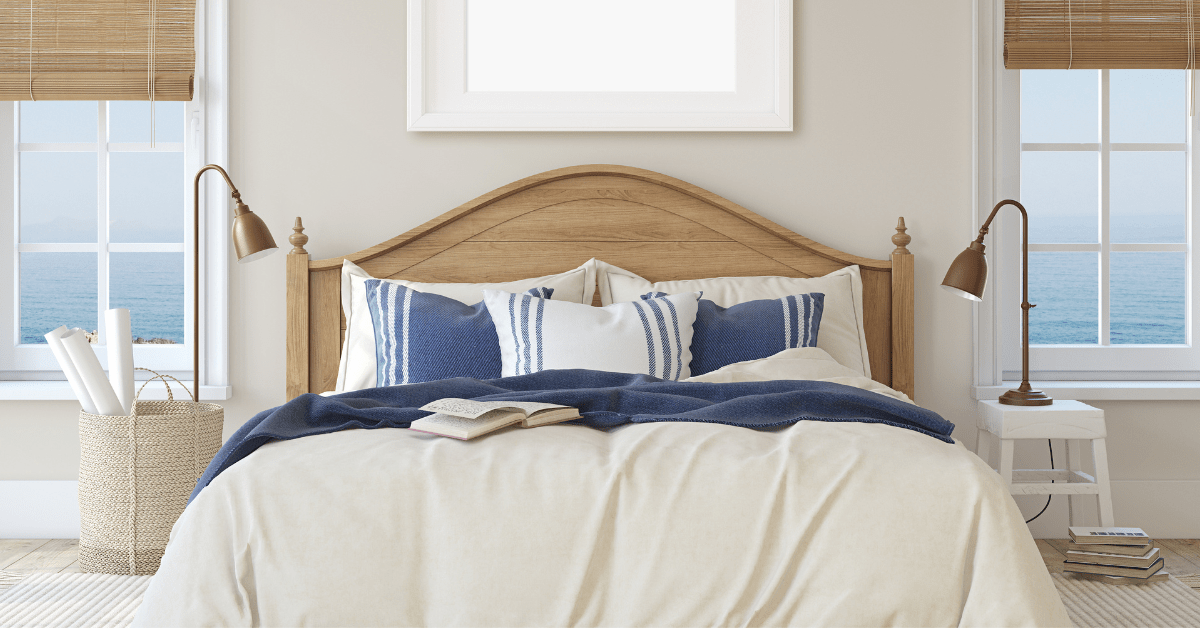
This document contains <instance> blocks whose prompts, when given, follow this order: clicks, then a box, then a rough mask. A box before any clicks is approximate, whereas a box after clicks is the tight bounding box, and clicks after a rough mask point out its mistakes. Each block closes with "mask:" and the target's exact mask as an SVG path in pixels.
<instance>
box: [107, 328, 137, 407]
mask: <svg viewBox="0 0 1200 628" xmlns="http://www.w3.org/2000/svg"><path fill="white" fill-rule="evenodd" d="M104 329H105V332H106V333H107V334H108V338H107V340H106V342H107V343H108V381H109V382H111V383H112V387H113V392H115V393H116V394H117V401H120V402H121V407H122V408H123V409H124V412H123V414H129V411H130V410H132V409H133V331H132V330H131V327H130V323H129V310H127V309H125V308H123V307H118V308H113V309H111V310H109V311H107V312H105V313H104Z"/></svg>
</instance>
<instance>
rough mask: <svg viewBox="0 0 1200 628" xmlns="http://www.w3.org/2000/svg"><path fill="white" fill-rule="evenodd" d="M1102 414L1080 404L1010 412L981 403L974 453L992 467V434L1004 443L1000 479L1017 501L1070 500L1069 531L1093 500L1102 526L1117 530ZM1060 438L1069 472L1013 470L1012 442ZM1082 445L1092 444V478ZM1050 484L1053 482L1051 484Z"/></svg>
mask: <svg viewBox="0 0 1200 628" xmlns="http://www.w3.org/2000/svg"><path fill="white" fill-rule="evenodd" d="M1107 433H1108V432H1107V430H1106V429H1105V427H1104V411H1103V410H1100V409H1098V408H1093V407H1091V406H1089V405H1087V404H1084V403H1081V402H1078V401H1055V402H1054V403H1053V404H1051V405H1048V406H1006V405H1003V404H1001V403H1000V402H999V401H980V402H979V432H978V433H977V435H976V439H975V453H976V454H978V455H979V457H980V458H983V460H984V461H985V462H987V463H988V465H989V466H990V465H991V464H992V461H991V451H990V449H991V448H990V442H991V440H992V439H991V438H989V437H988V436H986V435H987V434H990V435H991V436H992V437H994V438H995V439H996V440H998V441H999V442H1000V468H999V471H1000V475H1001V477H1003V478H1004V482H1005V483H1006V484H1008V490H1009V492H1010V493H1012V494H1013V495H1067V496H1068V499H1067V504H1068V507H1069V517H1070V525H1076V519H1077V518H1078V517H1077V515H1078V514H1079V508H1080V501H1081V500H1082V499H1083V498H1084V496H1085V495H1095V496H1096V501H1097V506H1098V509H1099V515H1100V525H1101V526H1106V527H1107V526H1113V525H1115V524H1114V523H1113V507H1112V488H1111V486H1110V484H1109V479H1108V450H1107V449H1105V447H1104V438H1105V436H1107ZM1027 438H1032V439H1037V440H1039V441H1040V440H1043V439H1047V438H1062V439H1066V441H1067V456H1066V467H1067V468H1066V469H1062V470H1051V469H1016V470H1014V469H1013V444H1014V443H1013V441H1015V440H1018V439H1027ZM1084 441H1091V444H1092V467H1093V469H1094V477H1093V476H1092V475H1088V474H1087V473H1084V472H1083V471H1082V466H1081V464H1080V463H1081V462H1082V458H1083V455H1082V447H1083V442H1084ZM993 468H995V467H993ZM1051 480H1054V482H1053V483H1052V482H1051Z"/></svg>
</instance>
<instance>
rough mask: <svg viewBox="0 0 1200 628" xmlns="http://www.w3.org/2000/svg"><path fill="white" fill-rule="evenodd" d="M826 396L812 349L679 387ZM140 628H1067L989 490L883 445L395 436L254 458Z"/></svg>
mask: <svg viewBox="0 0 1200 628" xmlns="http://www.w3.org/2000/svg"><path fill="white" fill-rule="evenodd" d="M695 379H696V380H703V381H748V380H755V379H824V380H827V381H835V382H838V383H842V384H848V385H856V386H858V387H861V388H866V389H868V390H874V391H876V392H879V393H880V394H889V395H892V396H898V397H901V398H903V395H901V394H900V393H898V392H895V391H892V390H890V389H887V388H885V387H883V386H881V385H879V384H877V383H875V382H872V381H870V380H867V379H865V378H862V377H856V376H854V374H853V373H852V372H850V371H849V370H848V369H845V368H844V367H841V366H839V365H838V364H836V363H835V362H833V361H832V360H831V359H829V358H828V356H827V355H826V354H824V352H822V351H820V350H819V349H795V350H790V351H786V352H784V353H781V354H779V355H778V356H775V357H773V358H768V359H766V360H757V361H754V362H747V363H742V364H738V365H733V366H730V367H727V368H726V369H722V370H721V371H717V372H714V373H710V374H708V375H706V376H703V377H699V378H695ZM135 625H137V626H574V625H586V626H784V625H792V626H893V625H894V626H1069V625H1070V622H1069V620H1068V619H1067V616H1066V613H1065V611H1064V609H1063V606H1062V603H1061V602H1060V600H1059V598H1058V595H1057V593H1056V592H1055V589H1054V585H1053V583H1052V582H1051V579H1050V577H1049V575H1048V574H1047V572H1046V569H1045V567H1043V565H1042V561H1041V559H1040V557H1039V554H1038V551H1037V549H1036V547H1035V545H1034V542H1033V539H1032V538H1031V537H1030V535H1029V532H1028V530H1027V529H1026V527H1025V524H1024V523H1023V521H1022V520H1021V515H1020V513H1019V511H1018V510H1017V508H1016V505H1015V504H1014V503H1013V501H1012V499H1011V498H1010V497H1009V495H1008V493H1007V491H1006V490H1005V487H1004V486H1003V484H1002V483H1001V482H1000V480H999V478H998V476H997V474H996V473H995V472H993V471H991V470H990V469H988V468H987V466H986V465H985V464H984V463H983V462H982V461H981V460H979V459H978V458H977V457H976V456H975V455H974V454H972V453H970V452H968V451H967V450H966V449H965V448H963V447H962V446H961V445H960V444H958V443H955V444H953V445H951V444H947V443H944V442H940V441H938V440H935V439H933V438H931V437H929V436H925V435H922V434H919V433H917V432H914V431H911V430H906V429H901V428H896V427H891V426H887V425H880V424H862V423H822V422H815V421H801V422H799V423H797V424H795V425H793V426H790V427H787V428H783V429H777V430H770V431H756V430H751V429H746V428H741V427H734V426H728V425H721V424H707V423H650V424H635V425H627V426H624V427H620V428H617V429H614V430H611V431H607V432H605V431H601V430H595V429H592V428H588V427H582V426H574V425H556V426H548V427H541V428H537V429H532V430H522V429H509V430H505V431H502V432H498V433H495V434H492V435H489V436H486V437H483V438H481V439H479V440H476V441H471V442H461V441H455V440H451V439H447V438H439V437H435V436H429V435H424V434H420V433H417V432H412V431H409V430H402V429H378V430H350V431H343V432H337V433H333V434H327V435H323V436H313V437H307V438H300V439H297V440H292V441H284V442H274V443H271V444H268V445H266V446H264V447H262V448H261V449H259V450H258V451H256V452H255V453H254V454H252V455H250V456H249V457H248V458H246V459H244V460H242V461H240V462H238V463H236V464H235V465H233V466H232V467H230V468H229V469H228V470H227V471H225V472H224V473H222V474H221V475H219V476H218V477H217V478H216V479H215V480H214V481H213V482H212V483H211V484H210V485H209V486H208V487H207V488H205V489H204V490H203V491H202V492H201V493H200V494H199V495H198V496H197V498H196V499H195V501H194V502H193V503H192V504H191V505H190V506H188V508H187V510H186V511H185V512H184V513H183V516H182V517H181V518H180V519H179V521H178V523H177V524H176V526H175V529H174V531H173V533H172V539H171V543H170V545H169V546H168V547H167V553H166V556H165V557H164V559H163V563H162V567H161V569H160V570H159V572H158V575H156V576H155V577H154V579H153V581H152V583H151V585H150V588H149V589H148V590H147V592H146V596H145V599H144V602H143V605H142V607H141V609H140V610H139V612H138V615H137V619H136V621H135Z"/></svg>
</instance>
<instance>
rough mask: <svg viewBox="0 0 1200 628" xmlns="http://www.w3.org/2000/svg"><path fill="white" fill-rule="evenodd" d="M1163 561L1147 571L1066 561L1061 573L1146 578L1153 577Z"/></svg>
mask: <svg viewBox="0 0 1200 628" xmlns="http://www.w3.org/2000/svg"><path fill="white" fill-rule="evenodd" d="M1162 565H1163V559H1161V558H1160V559H1158V560H1156V561H1154V564H1153V565H1150V567H1149V568H1147V569H1137V568H1134V567H1109V566H1107V565H1090V564H1088V563H1076V562H1071V561H1067V562H1065V563H1063V571H1074V572H1082V573H1094V574H1102V575H1105V576H1125V577H1129V578H1146V577H1149V576H1153V575H1154V574H1155V573H1157V572H1158V570H1159V569H1161V568H1162Z"/></svg>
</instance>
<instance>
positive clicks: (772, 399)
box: [188, 369, 954, 503]
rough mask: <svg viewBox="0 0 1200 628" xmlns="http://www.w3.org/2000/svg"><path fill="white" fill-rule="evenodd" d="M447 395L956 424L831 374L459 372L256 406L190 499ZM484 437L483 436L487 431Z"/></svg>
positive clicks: (739, 418) (782, 420)
mask: <svg viewBox="0 0 1200 628" xmlns="http://www.w3.org/2000/svg"><path fill="white" fill-rule="evenodd" d="M446 397H458V398H462V399H478V400H481V401H540V402H544V403H557V404H561V405H564V406H571V407H574V408H578V409H579V412H580V414H581V415H582V418H581V419H576V420H575V421H573V423H576V424H581V425H586V426H589V427H594V428H600V429H604V428H612V427H617V426H619V425H624V424H626V423H653V422H658V421H694V422H703V423H725V424H727V425H738V426H742V427H749V428H767V427H778V426H782V425H788V424H791V423H795V422H797V421H854V422H859V423H884V424H886V425H892V426H895V427H901V428H905V429H910V430H913V431H916V432H920V433H922V434H927V435H929V436H932V437H934V438H936V439H938V440H941V441H945V442H947V443H949V442H953V441H952V439H951V438H950V432H952V431H953V430H954V424H953V423H951V422H949V421H947V420H945V419H943V418H942V417H940V416H938V415H937V414H936V413H934V412H931V411H929V410H926V409H924V408H921V407H918V406H914V405H911V404H908V403H904V402H902V401H898V400H896V399H893V398H891V397H886V396H884V395H880V394H877V393H873V392H868V391H865V390H860V389H858V388H853V387H851V386H843V385H841V384H831V383H828V382H816V381H798V380H773V381H766V382H737V383H725V384H709V383H701V382H672V381H663V380H660V379H657V378H654V377H650V376H648V375H627V374H623V373H607V372H602V371H589V370H582V369H578V370H553V371H542V372H540V373H533V374H532V375H518V376H516V377H504V378H500V379H494V380H489V381H480V380H477V379H470V378H466V377H459V378H454V379H443V380H438V381H432V382H424V383H421V384H408V385H405V386H389V387H386V388H369V389H367V390H359V391H354V392H348V393H342V394H340V395H337V396H333V397H322V396H320V395H313V394H306V395H300V396H299V397H296V398H295V399H293V400H291V401H289V402H287V403H285V404H283V405H282V406H279V407H277V408H272V409H270V410H267V411H265V412H260V413H258V415H256V416H255V417H254V418H253V419H250V420H249V421H247V422H246V423H245V425H242V427H240V428H239V429H238V431H237V432H235V433H234V435H233V436H232V437H230V439H229V440H228V441H226V443H225V445H224V446H222V447H221V450H220V451H218V452H217V455H216V457H215V458H213V461H212V463H210V464H209V465H208V468H207V469H205V471H204V475H202V476H201V477H200V481H199V482H197V484H196V488H195V490H193V491H192V496H191V497H190V498H189V499H188V501H189V503H190V502H191V500H192V499H195V498H196V495H198V494H199V493H200V490H201V489H203V488H204V487H205V486H208V483H209V482H211V481H212V480H213V478H215V477H216V476H217V475H218V474H220V473H221V472H222V471H224V470H225V469H228V468H229V467H230V465H232V464H234V463H236V462H237V461H239V460H241V459H242V458H245V457H246V456H248V455H250V454H251V453H252V452H253V451H254V450H255V449H258V448H259V447H262V446H263V445H265V444H267V443H269V442H271V441H273V440H290V439H293V438H301V437H303V436H314V435H317V434H328V433H330V432H337V431H340V430H349V429H355V428H359V429H375V428H381V427H400V428H404V427H408V425H409V423H411V422H412V421H415V420H416V419H419V418H421V417H425V416H428V415H429V414H430V413H428V412H425V411H422V410H418V408H420V407H421V406H423V405H425V404H427V403H429V402H431V401H436V400H438V399H443V398H446ZM485 438H486V437H485Z"/></svg>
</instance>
